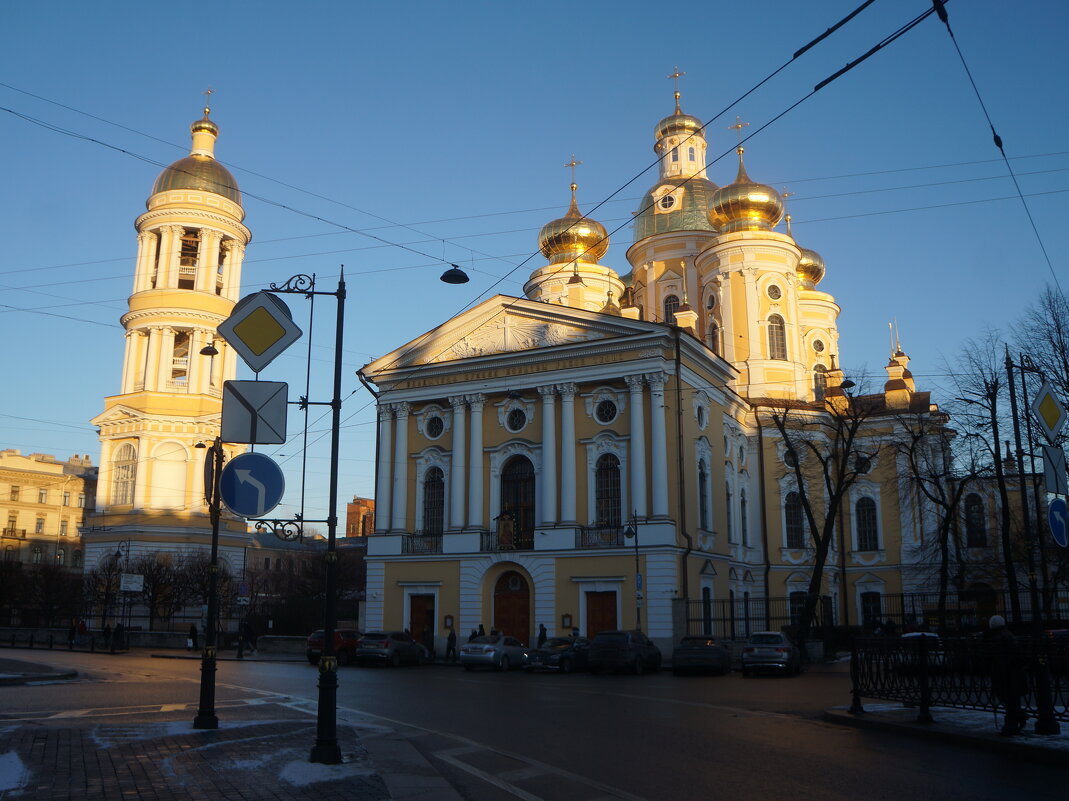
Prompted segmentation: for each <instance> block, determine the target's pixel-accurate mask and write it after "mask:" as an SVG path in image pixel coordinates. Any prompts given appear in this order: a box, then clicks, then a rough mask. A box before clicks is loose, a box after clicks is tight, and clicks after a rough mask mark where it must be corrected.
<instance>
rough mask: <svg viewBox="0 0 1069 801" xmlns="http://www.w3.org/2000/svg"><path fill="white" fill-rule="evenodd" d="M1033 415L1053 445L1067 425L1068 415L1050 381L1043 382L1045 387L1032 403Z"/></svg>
mask: <svg viewBox="0 0 1069 801" xmlns="http://www.w3.org/2000/svg"><path fill="white" fill-rule="evenodd" d="M1032 414H1033V415H1034V416H1035V418H1036V421H1037V422H1038V423H1039V427H1040V429H1041V430H1042V431H1043V436H1045V437H1046V438H1047V442H1049V443H1050V444H1051V445H1053V444H1054V440H1055V439H1056V438H1057V436H1058V433H1059V432H1060V431H1061V430H1062V427H1063V426H1064V425H1065V418H1066V416H1067V415H1066V412H1065V405H1064V404H1063V403H1062V401H1061V398H1059V397H1058V396H1057V395H1055V394H1054V390H1053V389H1051V386H1050V382H1049V381H1044V382H1043V386H1042V387H1041V388H1040V390H1039V392H1038V393H1037V394H1036V399H1035V400H1034V401H1032Z"/></svg>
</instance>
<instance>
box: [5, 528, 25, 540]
mask: <svg viewBox="0 0 1069 801" xmlns="http://www.w3.org/2000/svg"><path fill="white" fill-rule="evenodd" d="M4 536H5V537H15V538H16V539H20V540H24V539H26V529H24V528H5V529H4Z"/></svg>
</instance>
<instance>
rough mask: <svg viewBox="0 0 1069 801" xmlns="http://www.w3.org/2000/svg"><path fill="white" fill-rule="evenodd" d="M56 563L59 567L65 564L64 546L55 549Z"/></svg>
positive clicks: (65, 552) (65, 553)
mask: <svg viewBox="0 0 1069 801" xmlns="http://www.w3.org/2000/svg"><path fill="white" fill-rule="evenodd" d="M56 564H57V565H59V566H60V567H62V566H63V565H65V564H67V549H66V548H57V549H56Z"/></svg>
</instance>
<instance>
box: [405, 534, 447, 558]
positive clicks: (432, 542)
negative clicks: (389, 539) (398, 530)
mask: <svg viewBox="0 0 1069 801" xmlns="http://www.w3.org/2000/svg"><path fill="white" fill-rule="evenodd" d="M441 552H442V535H441V534H406V535H405V536H403V537H401V553H406V554H420V553H441Z"/></svg>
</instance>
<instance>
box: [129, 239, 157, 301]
mask: <svg viewBox="0 0 1069 801" xmlns="http://www.w3.org/2000/svg"><path fill="white" fill-rule="evenodd" d="M155 260H156V234H155V232H153V231H142V232H141V233H139V234H138V235H137V271H136V272H135V274H134V292H144V291H145V290H146V289H151V288H152V267H153V263H154V262H155Z"/></svg>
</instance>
